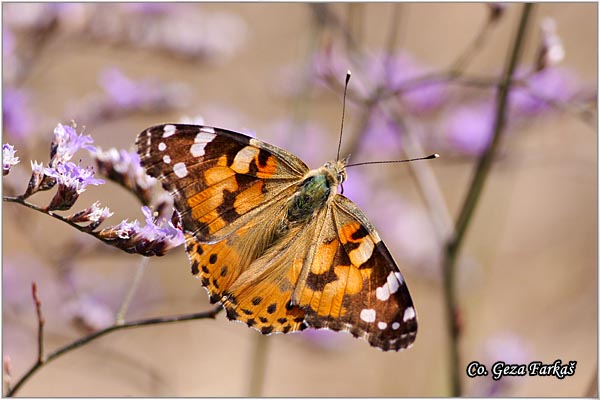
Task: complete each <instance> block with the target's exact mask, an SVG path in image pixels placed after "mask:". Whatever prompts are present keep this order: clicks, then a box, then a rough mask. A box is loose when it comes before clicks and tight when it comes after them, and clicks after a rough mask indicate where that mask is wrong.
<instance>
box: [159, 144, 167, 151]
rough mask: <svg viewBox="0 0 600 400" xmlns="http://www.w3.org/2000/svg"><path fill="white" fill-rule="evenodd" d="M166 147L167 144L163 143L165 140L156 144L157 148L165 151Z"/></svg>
mask: <svg viewBox="0 0 600 400" xmlns="http://www.w3.org/2000/svg"><path fill="white" fill-rule="evenodd" d="M166 149H167V145H166V144H165V142H160V143H159V144H158V150H160V151H165V150H166Z"/></svg>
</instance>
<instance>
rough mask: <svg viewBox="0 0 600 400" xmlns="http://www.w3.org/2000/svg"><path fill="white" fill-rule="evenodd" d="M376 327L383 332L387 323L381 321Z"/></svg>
mask: <svg viewBox="0 0 600 400" xmlns="http://www.w3.org/2000/svg"><path fill="white" fill-rule="evenodd" d="M377 327H378V328H379V329H381V330H384V329H385V328H387V323H385V322H383V321H381V322H378V323H377Z"/></svg>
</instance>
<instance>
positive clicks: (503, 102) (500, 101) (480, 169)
mask: <svg viewBox="0 0 600 400" xmlns="http://www.w3.org/2000/svg"><path fill="white" fill-rule="evenodd" d="M532 8H533V4H531V3H526V4H524V6H523V12H522V13H521V18H520V22H519V26H518V29H517V33H516V35H515V39H514V42H513V45H512V49H511V51H510V56H509V59H508V62H507V64H506V67H505V69H504V73H503V77H502V81H501V83H500V86H499V90H498V95H497V100H496V116H495V121H494V128H493V138H492V142H491V144H490V146H489V147H488V148H487V149H486V151H485V152H484V153H483V154H482V155H481V157H480V159H479V161H478V162H477V166H476V168H475V173H474V175H473V178H472V180H471V184H470V185H469V191H468V192H467V195H466V197H465V200H464V202H463V205H462V207H461V211H460V214H459V217H458V220H457V222H456V228H455V231H454V236H453V237H452V238H451V239H450V240H449V242H448V244H447V247H446V253H445V259H444V264H443V273H444V298H445V305H446V318H447V328H448V335H449V337H450V348H449V352H450V354H449V362H450V365H449V367H450V368H449V371H450V384H451V393H450V395H451V396H454V397H458V396H461V394H462V389H461V380H460V372H461V371H462V368H461V364H460V359H459V354H458V342H459V334H460V331H459V328H460V327H459V325H458V320H457V316H458V302H457V298H456V283H455V275H456V268H455V267H456V260H457V256H458V253H459V250H460V248H461V245H462V243H463V241H464V237H465V234H466V231H467V228H468V226H469V224H470V222H471V219H472V216H473V213H474V211H475V207H476V206H477V203H478V201H479V197H480V195H481V192H482V190H483V187H484V184H485V182H486V179H487V177H488V174H489V171H490V168H491V165H492V161H493V159H494V154H495V151H496V148H497V147H498V144H499V143H500V138H501V136H502V133H503V128H504V124H505V121H506V110H507V104H508V93H509V91H510V86H511V79H512V75H513V73H514V71H515V68H516V66H517V63H518V60H519V57H520V54H521V49H522V47H523V42H524V39H525V31H526V28H527V22H528V20H529V15H530V13H531V9H532Z"/></svg>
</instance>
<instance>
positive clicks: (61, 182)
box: [44, 161, 104, 210]
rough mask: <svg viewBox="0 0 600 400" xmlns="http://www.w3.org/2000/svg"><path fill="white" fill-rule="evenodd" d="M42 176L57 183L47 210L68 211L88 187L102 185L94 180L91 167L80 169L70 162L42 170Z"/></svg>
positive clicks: (100, 180) (98, 180)
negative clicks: (53, 179)
mask: <svg viewBox="0 0 600 400" xmlns="http://www.w3.org/2000/svg"><path fill="white" fill-rule="evenodd" d="M44 175H46V176H49V177H52V178H55V179H56V182H57V183H58V190H57V192H56V195H55V196H54V197H53V198H52V201H50V204H49V205H48V207H47V209H48V210H68V209H70V208H71V207H72V206H73V204H75V201H77V198H78V197H79V195H80V194H81V193H83V192H84V191H85V189H86V187H87V186H88V185H101V184H103V183H104V181H103V180H102V179H96V178H94V169H93V168H92V167H85V168H82V167H81V166H79V165H76V164H74V163H72V162H70V161H69V162H66V163H64V162H59V163H58V164H57V165H56V166H55V167H54V168H44Z"/></svg>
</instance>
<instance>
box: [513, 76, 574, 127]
mask: <svg viewBox="0 0 600 400" xmlns="http://www.w3.org/2000/svg"><path fill="white" fill-rule="evenodd" d="M523 75H525V73H524V71H521V72H520V73H518V74H517V78H518V77H519V76H521V77H522V76H523ZM525 83H526V87H521V86H518V87H517V86H516V87H513V88H512V89H511V92H510V97H509V106H510V109H511V115H513V116H515V117H531V116H535V115H538V114H540V113H542V112H544V111H547V110H549V109H550V104H548V102H547V101H546V100H545V99H550V100H552V101H556V102H560V103H568V102H569V101H571V100H572V99H574V98H575V97H576V95H577V93H578V90H579V88H578V81H577V78H576V77H575V75H574V74H573V73H572V72H571V71H570V70H568V69H565V68H559V67H553V68H545V69H543V70H541V71H539V72H536V73H534V74H532V75H530V76H528V77H527V78H526V80H525Z"/></svg>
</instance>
